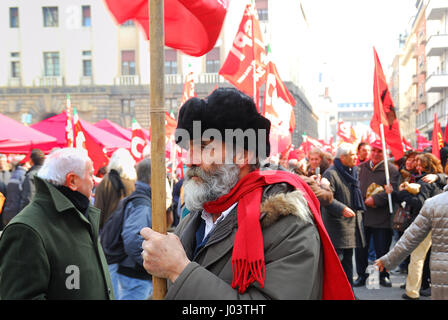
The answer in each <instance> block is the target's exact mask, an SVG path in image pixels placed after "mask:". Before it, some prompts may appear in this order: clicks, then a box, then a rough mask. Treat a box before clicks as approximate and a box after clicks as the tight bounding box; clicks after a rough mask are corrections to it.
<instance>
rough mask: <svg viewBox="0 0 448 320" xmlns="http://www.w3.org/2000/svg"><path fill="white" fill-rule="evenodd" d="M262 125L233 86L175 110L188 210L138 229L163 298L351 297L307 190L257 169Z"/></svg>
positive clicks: (292, 179) (264, 145) (265, 127)
mask: <svg viewBox="0 0 448 320" xmlns="http://www.w3.org/2000/svg"><path fill="white" fill-rule="evenodd" d="M198 125H199V128H198ZM269 130H270V122H269V120H267V119H266V118H264V117H263V116H261V115H260V114H259V113H258V112H257V109H256V106H255V104H254V102H253V100H252V99H251V98H250V97H248V96H247V95H245V94H243V93H242V92H240V91H238V90H236V89H233V88H220V89H216V90H215V91H214V92H213V93H212V94H211V95H210V96H209V97H208V98H207V99H204V100H202V99H198V98H192V99H190V100H188V101H187V102H186V103H185V104H184V105H183V106H182V108H181V109H180V112H179V121H178V127H177V130H176V142H177V143H178V144H180V145H181V146H184V147H187V148H188V149H189V157H190V159H189V164H188V165H189V169H188V172H187V175H186V178H185V181H184V197H185V204H186V207H187V208H188V209H189V210H190V214H188V215H187V216H186V217H185V218H184V219H183V220H181V221H180V223H179V225H178V227H177V228H176V230H175V234H168V235H164V234H160V233H158V232H155V231H153V230H152V229H150V228H144V229H142V231H141V235H142V236H143V237H144V238H145V241H144V242H143V245H142V247H143V252H142V255H143V259H144V268H145V269H146V271H147V272H149V273H151V274H152V275H153V276H157V277H159V278H166V279H168V291H167V295H166V297H165V298H166V299H179V300H189V299H198V300H202V299H209V300H210V299H353V293H352V291H351V288H350V285H349V283H348V280H347V277H346V276H345V274H344V271H343V269H342V267H341V264H340V262H339V260H338V257H337V255H336V253H335V251H334V248H333V246H332V245H331V242H330V239H329V237H328V234H327V233H326V231H325V228H324V227H323V223H322V220H321V217H320V212H319V201H318V200H317V198H316V197H315V196H314V194H313V192H312V191H311V189H310V188H309V187H308V185H307V184H306V183H305V182H304V181H303V180H301V179H300V178H299V177H298V176H297V175H294V174H292V173H290V172H286V171H274V170H269V169H268V170H263V171H261V170H260V169H259V166H260V165H259V163H260V161H261V160H263V159H265V158H266V157H267V156H269V153H270V143H269ZM198 133H199V134H198ZM223 137H224V138H223Z"/></svg>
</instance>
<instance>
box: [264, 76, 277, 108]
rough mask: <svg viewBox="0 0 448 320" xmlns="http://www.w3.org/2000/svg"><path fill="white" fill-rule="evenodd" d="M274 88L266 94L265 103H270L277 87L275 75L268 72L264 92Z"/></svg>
mask: <svg viewBox="0 0 448 320" xmlns="http://www.w3.org/2000/svg"><path fill="white" fill-rule="evenodd" d="M271 87H272V88H274V89H273V91H272V94H266V104H267V105H269V106H270V105H272V96H273V95H274V94H275V95H277V88H276V81H275V75H273V74H272V73H268V77H267V79H266V92H267V93H268V92H270V89H271Z"/></svg>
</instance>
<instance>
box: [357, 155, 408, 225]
mask: <svg viewBox="0 0 448 320" xmlns="http://www.w3.org/2000/svg"><path fill="white" fill-rule="evenodd" d="M359 169H360V171H359V181H360V184H361V185H360V187H361V192H362V195H363V196H364V199H365V197H366V192H367V188H368V187H369V186H370V185H371V184H372V183H376V184H378V185H380V186H383V187H384V185H385V184H386V174H385V170H384V162H380V163H379V164H377V165H376V167H374V168H373V169H371V168H370V161H366V162H364V163H362V164H360V165H359ZM389 175H390V183H391V185H392V187H393V188H394V190H398V181H399V179H400V173H399V172H398V169H397V168H396V167H395V166H394V165H393V164H391V163H390V162H389ZM373 200H374V203H375V207H374V208H371V207H367V206H366V207H367V211H366V212H365V213H364V219H363V221H364V226H366V227H373V228H391V227H392V217H393V215H391V214H390V212H389V202H388V199H387V194H386V192H384V191H383V192H380V193H378V194H375V195H374V196H373Z"/></svg>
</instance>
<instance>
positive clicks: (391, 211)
mask: <svg viewBox="0 0 448 320" xmlns="http://www.w3.org/2000/svg"><path fill="white" fill-rule="evenodd" d="M380 132H381V142H382V144H383V157H384V171H385V173H386V184H387V185H389V184H390V176H389V164H388V161H387V149H386V139H385V137H384V125H383V124H382V123H381V124H380ZM387 198H388V200H389V212H390V213H391V214H393V213H394V210H393V206H392V194H390V193H388V194H387Z"/></svg>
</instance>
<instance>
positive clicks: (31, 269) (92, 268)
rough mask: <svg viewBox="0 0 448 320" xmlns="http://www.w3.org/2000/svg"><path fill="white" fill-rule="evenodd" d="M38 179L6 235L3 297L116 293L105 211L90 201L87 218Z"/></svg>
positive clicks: (0, 242)
mask: <svg viewBox="0 0 448 320" xmlns="http://www.w3.org/2000/svg"><path fill="white" fill-rule="evenodd" d="M35 185H36V194H35V197H34V199H33V201H32V202H31V203H30V204H29V205H28V206H26V207H25V208H24V209H23V210H22V211H21V212H20V213H19V214H18V215H17V216H16V217H15V218H14V219H12V220H11V222H10V223H9V224H8V225H7V226H6V228H5V230H4V231H3V233H2V236H1V238H0V257H1V258H0V299H64V300H68V299H97V300H100V299H101V300H102V299H113V291H112V283H111V280H110V275H109V271H108V267H107V263H106V259H105V257H104V253H103V251H102V248H101V244H100V242H99V241H98V226H99V218H100V211H99V210H98V209H97V208H94V207H93V206H90V207H89V209H88V214H87V216H88V219H87V218H86V217H85V216H84V215H83V214H82V213H80V212H79V211H78V210H77V209H76V208H75V207H74V205H73V203H72V202H71V201H70V200H69V199H68V198H66V197H65V196H64V195H63V194H62V193H61V192H59V191H58V190H57V189H56V188H55V187H54V186H52V185H51V184H49V183H48V182H46V181H44V180H42V179H40V178H38V177H36V178H35ZM78 279H79V280H78Z"/></svg>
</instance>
